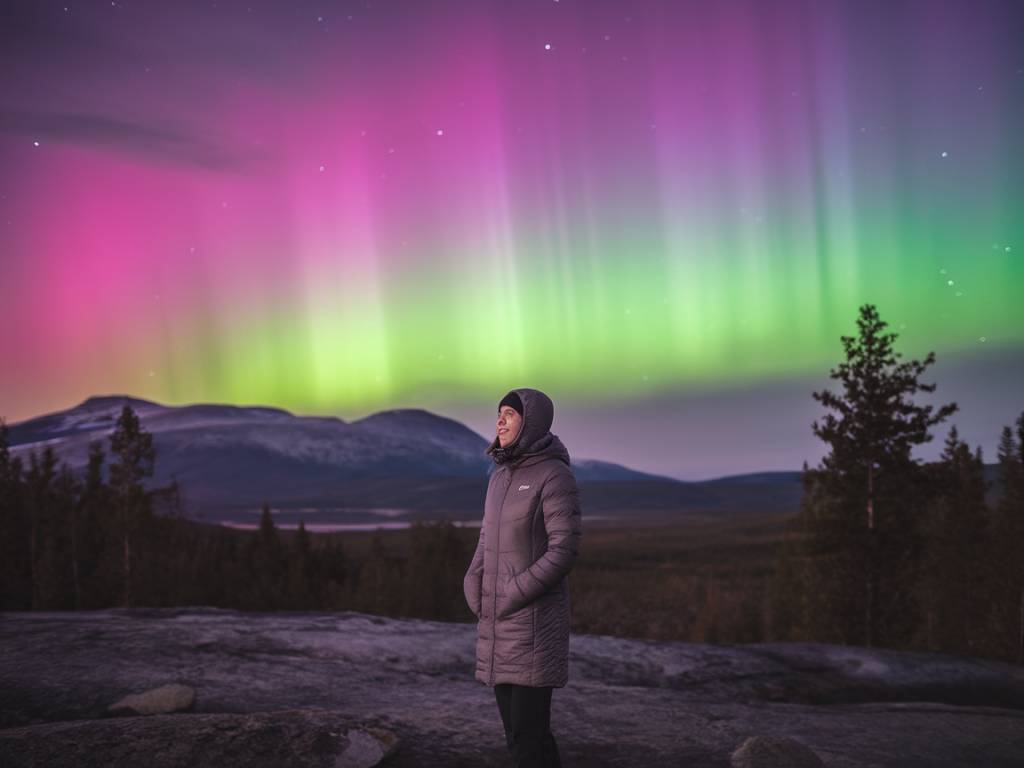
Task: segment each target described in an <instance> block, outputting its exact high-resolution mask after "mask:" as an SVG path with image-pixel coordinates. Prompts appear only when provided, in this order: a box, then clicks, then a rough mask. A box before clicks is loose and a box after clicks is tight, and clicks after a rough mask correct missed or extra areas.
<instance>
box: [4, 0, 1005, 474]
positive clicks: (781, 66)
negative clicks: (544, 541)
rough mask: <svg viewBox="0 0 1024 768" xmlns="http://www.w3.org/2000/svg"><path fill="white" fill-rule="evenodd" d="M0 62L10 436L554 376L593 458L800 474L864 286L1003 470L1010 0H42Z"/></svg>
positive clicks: (474, 410) (439, 404)
mask: <svg viewBox="0 0 1024 768" xmlns="http://www.w3.org/2000/svg"><path fill="white" fill-rule="evenodd" d="M0 63H2V66H0V78H2V82H3V89H2V96H0V98H2V101H0V167H2V168H3V172H2V175H0V284H2V286H3V309H2V319H3V323H2V330H0V343H2V350H3V360H4V363H3V369H4V370H3V374H2V376H0V416H3V417H4V418H5V420H7V421H8V422H13V421H18V420H20V419H24V418H28V417H30V416H33V415H37V414H39V413H43V412H46V411H51V410H58V409H61V408H66V407H70V406H71V405H73V404H75V403H77V402H80V401H81V400H83V399H85V398H86V397H88V396H90V395H94V394H112V393H124V394H131V395H134V396H138V397H144V398H149V399H153V400H157V401H159V402H162V403H165V404H171V405H174V404H184V403H191V402H226V403H236V404H261V405H274V406H279V407H283V408H287V409H289V410H291V411H293V412H295V413H300V414H333V415H338V416H341V417H342V418H346V419H352V418H358V417H361V416H363V415H365V414H367V413H370V412H373V411H376V410H381V409H384V408H389V407H425V408H430V409H431V410H435V411H437V412H440V413H443V414H445V415H449V416H451V417H453V418H458V419H460V420H463V421H465V422H466V423H467V424H468V425H470V426H472V427H473V428H475V429H477V430H478V431H480V432H481V433H482V434H484V435H489V434H490V433H491V432H492V430H493V426H492V421H491V415H490V414H491V413H492V412H493V411H494V409H495V408H496V404H497V402H498V400H499V399H500V398H501V396H502V395H503V394H504V393H505V392H506V391H507V390H508V389H510V388H511V387H514V386H532V387H538V388H540V389H543V390H545V391H546V392H548V393H549V394H550V395H551V396H552V398H553V399H554V401H555V403H556V409H557V410H556V421H555V426H554V431H555V432H556V433H558V434H560V435H561V436H563V438H564V439H565V442H566V445H567V446H568V447H569V450H570V452H571V453H572V454H573V455H574V456H577V455H578V456H580V457H586V458H601V459H606V460H611V461H621V462H623V463H626V464H628V465H630V466H633V467H636V468H638V469H645V470H649V471H657V472H663V473H665V474H671V475H674V476H678V477H684V478H696V477H705V476H710V475H713V474H726V473H730V472H740V471H756V470H760V469H781V468H785V469H798V468H799V464H800V461H801V460H802V459H803V458H806V459H808V460H809V461H811V462H812V463H813V461H814V459H815V458H816V456H817V455H818V453H819V452H820V451H819V444H818V443H817V441H816V440H815V439H814V438H813V436H812V435H811V434H810V427H809V425H810V421H811V420H812V419H813V418H815V417H816V416H817V415H819V414H820V413H821V410H820V408H819V407H818V406H817V404H815V403H814V402H813V401H812V400H811V398H810V395H809V392H810V389H811V388H812V386H813V387H814V388H818V387H820V386H823V385H826V383H827V372H828V370H829V369H830V368H831V367H833V366H834V365H835V364H836V363H837V362H838V361H839V359H840V358H841V354H842V348H841V345H840V342H839V337H840V336H841V335H843V334H853V333H855V331H856V325H855V319H856V314H857V307H858V306H859V305H861V304H863V303H866V302H872V303H874V304H876V305H877V306H878V308H879V311H880V313H881V316H882V318H883V319H885V320H886V321H887V322H889V323H890V326H891V328H890V330H892V331H894V332H897V333H899V334H900V337H899V339H898V341H897V348H898V349H899V350H900V351H902V352H903V353H904V355H905V356H906V357H911V356H917V357H923V356H924V355H925V354H926V353H927V352H928V351H929V350H935V352H936V354H937V356H938V359H939V364H937V365H936V366H934V367H933V368H932V369H930V371H929V373H930V374H931V375H926V376H925V377H924V380H925V381H938V383H939V386H938V389H937V391H936V393H935V396H934V398H933V399H932V402H936V403H938V402H946V401H948V400H950V399H956V400H957V401H958V402H959V403H960V405H961V411H960V413H958V414H957V415H956V416H955V417H954V419H953V420H952V421H953V422H954V423H956V424H957V426H958V429H959V430H960V432H961V436H962V437H964V438H966V439H968V440H969V441H970V442H971V443H972V444H976V443H980V444H981V445H983V446H984V447H985V448H984V449H985V458H986V461H992V460H994V455H995V454H994V445H995V442H996V439H997V438H998V433H997V432H994V431H993V429H998V425H1001V424H1004V423H1006V424H1009V423H1011V421H1012V419H1013V418H1015V417H1016V416H1017V414H1019V413H1020V411H1021V410H1022V409H1024V399H1022V398H1021V392H1024V386H1022V383H1021V381H1022V379H1021V378H1019V376H1020V374H1021V373H1022V371H1024V364H1022V362H1021V361H1022V359H1024V302H1022V300H1021V296H1022V294H1024V4H1021V3H1019V2H977V1H965V2H931V1H927V2H926V1H922V2H884V3H883V2H824V1H823V2H813V1H811V0H807V1H806V2H781V1H779V2H767V1H757V2H738V1H736V2H733V1H730V0H723V1H722V2H683V0H679V1H678V2H640V1H633V2H583V1H581V0H576V1H573V0H557V1H552V0H548V2H515V3H509V2H483V1H480V0H478V1H469V0H467V1H466V2H447V1H446V2H385V1H384V0H380V1H378V2H369V3H368V2H359V3H337V2H319V3H312V2H305V1H301V2H289V3H267V2H250V3H233V2H217V3H191V2H185V3H178V2H175V3H170V2H164V3H156V2H150V3H143V2H124V3H121V2H116V3H109V2H108V3H99V2H95V3H78V2H73V1H68V2H63V3H48V2H28V1H22V2H15V3H5V4H4V9H3V10H2V11H0ZM944 371H946V372H948V377H947V378H944ZM808 382H813V384H809V383H808ZM947 382H948V384H947ZM780 403H785V404H786V405H785V406H784V407H783V406H781V405H779V404H780ZM712 414H714V416H712ZM752 420H753V422H754V423H753V424H752V423H751V421H752ZM944 433H945V430H942V432H941V433H940V436H939V438H938V439H937V440H936V441H935V443H936V444H937V445H936V450H937V449H938V448H939V447H940V446H941V435H942V434H944ZM741 443H742V444H741Z"/></svg>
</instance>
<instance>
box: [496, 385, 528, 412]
mask: <svg viewBox="0 0 1024 768" xmlns="http://www.w3.org/2000/svg"><path fill="white" fill-rule="evenodd" d="M504 405H507V406H510V407H511V408H513V409H514V410H515V411H516V412H517V413H518V414H519V415H520V416H522V415H523V401H522V400H520V399H519V395H518V394H517V393H516V392H515V391H512V392H509V393H508V394H507V395H505V397H503V398H502V399H501V402H500V403H498V410H499V411H500V410H501V408H502V406H504Z"/></svg>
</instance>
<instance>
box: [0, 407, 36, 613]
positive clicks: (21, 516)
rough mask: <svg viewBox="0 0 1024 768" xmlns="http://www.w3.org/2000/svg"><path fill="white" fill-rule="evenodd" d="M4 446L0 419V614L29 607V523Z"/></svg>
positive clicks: (19, 481) (17, 462)
mask: <svg viewBox="0 0 1024 768" xmlns="http://www.w3.org/2000/svg"><path fill="white" fill-rule="evenodd" d="M8 446H9V433H8V430H7V424H6V423H5V422H4V421H3V419H0V610H5V611H23V610H28V609H30V608H31V607H32V589H33V587H32V564H31V561H30V558H29V548H30V544H29V540H30V536H31V522H30V520H29V510H28V505H27V503H26V498H25V491H24V489H25V480H24V478H23V476H22V464H21V459H20V458H18V457H17V456H12V455H11V453H10V449H9V447H8Z"/></svg>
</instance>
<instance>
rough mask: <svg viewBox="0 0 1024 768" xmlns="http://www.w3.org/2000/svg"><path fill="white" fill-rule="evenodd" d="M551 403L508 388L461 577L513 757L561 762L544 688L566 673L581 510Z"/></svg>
mask: <svg viewBox="0 0 1024 768" xmlns="http://www.w3.org/2000/svg"><path fill="white" fill-rule="evenodd" d="M553 420H554V404H553V403H552V402H551V398H549V397H548V396H547V395H546V394H544V393H543V392H541V391H540V390H537V389H529V388H520V389H513V390H511V391H510V392H509V393H508V394H507V395H505V397H504V398H502V400H501V402H500V403H499V404H498V417H497V430H496V434H495V437H494V440H493V441H492V442H491V444H490V445H489V446H488V447H487V450H486V451H485V455H487V456H489V457H490V458H491V459H492V460H493V461H494V465H495V466H493V467H492V469H493V470H494V471H493V472H491V476H490V481H489V482H488V485H487V495H486V497H485V500H484V514H483V522H482V524H481V526H480V537H479V540H478V541H477V546H476V551H475V552H474V554H473V559H472V561H471V562H470V565H469V568H468V569H467V571H466V575H465V578H464V580H463V587H464V592H465V597H466V602H467V604H468V605H469V607H470V609H471V610H472V611H473V613H474V614H475V615H476V617H477V619H478V622H477V640H476V673H475V679H476V680H479V681H480V682H482V683H484V684H486V685H487V686H490V687H492V688H493V689H494V696H495V699H496V701H497V704H498V711H499V714H500V715H501V720H502V725H503V726H504V729H505V744H506V746H507V748H508V751H509V753H510V754H511V755H512V759H513V761H514V764H515V765H516V766H522V767H526V766H530V767H531V768H532V767H534V766H545V767H548V766H556V767H559V768H560V766H561V758H560V755H559V752H558V744H557V742H556V740H555V737H554V734H553V733H552V732H551V694H552V691H553V689H554V688H562V687H564V686H565V685H566V684H567V683H568V680H569V618H570V602H569V581H568V575H569V572H570V571H571V570H572V568H573V565H574V563H575V562H576V559H577V557H578V556H579V549H580V539H581V537H582V533H583V528H582V512H581V508H580V499H579V489H578V487H577V485H576V478H575V476H574V474H573V471H572V469H571V467H570V463H569V452H568V451H567V450H566V447H565V445H564V444H563V443H562V441H561V440H560V439H559V438H558V436H557V435H554V434H552V433H551V424H552V422H553Z"/></svg>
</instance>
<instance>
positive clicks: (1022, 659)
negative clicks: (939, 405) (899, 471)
mask: <svg viewBox="0 0 1024 768" xmlns="http://www.w3.org/2000/svg"><path fill="white" fill-rule="evenodd" d="M1016 426H1017V438H1016V439H1014V435H1013V432H1012V431H1011V429H1010V428H1009V427H1003V431H1002V434H1001V436H1000V440H999V448H998V458H999V468H998V472H999V484H1000V486H1001V487H1002V493H1001V495H1000V497H999V501H998V502H997V504H996V508H995V511H994V515H993V516H994V519H993V521H992V533H993V538H992V552H993V556H992V563H991V566H992V575H993V582H994V592H995V595H994V597H995V600H994V601H993V605H994V608H993V615H992V624H993V634H994V635H995V638H996V649H997V650H996V653H997V655H998V656H1000V657H1003V658H1007V659H1012V660H1014V661H1016V662H1017V663H1018V664H1024V556H1022V555H1021V553H1022V552H1024V413H1021V415H1020V417H1019V418H1018V419H1017V425H1016Z"/></svg>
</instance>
